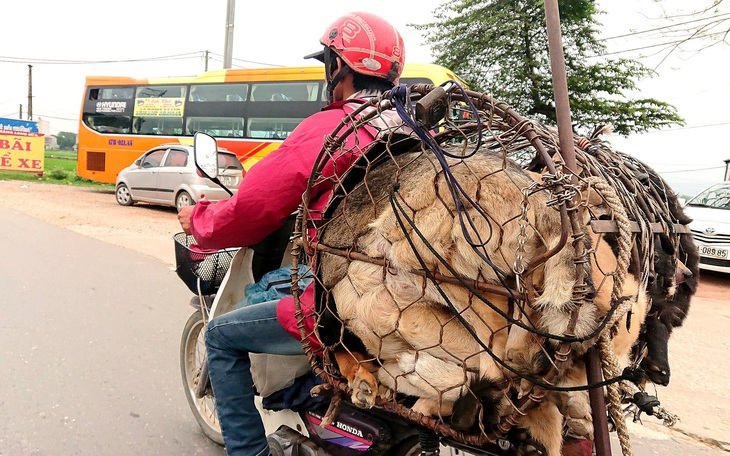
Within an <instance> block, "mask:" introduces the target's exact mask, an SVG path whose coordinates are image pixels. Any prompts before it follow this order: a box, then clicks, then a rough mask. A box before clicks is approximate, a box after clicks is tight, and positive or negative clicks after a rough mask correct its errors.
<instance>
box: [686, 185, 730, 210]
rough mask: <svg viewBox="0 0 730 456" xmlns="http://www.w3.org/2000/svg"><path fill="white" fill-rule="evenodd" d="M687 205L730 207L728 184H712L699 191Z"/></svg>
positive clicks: (729, 187)
mask: <svg viewBox="0 0 730 456" xmlns="http://www.w3.org/2000/svg"><path fill="white" fill-rule="evenodd" d="M687 205H689V206H704V207H713V208H717V209H730V186H728V185H726V184H718V185H714V186H712V187H710V188H708V189H707V190H704V191H702V192H700V193H699V194H698V195H697V196H695V197H694V198H692V199H691V200H690V201H689V202H688V203H687Z"/></svg>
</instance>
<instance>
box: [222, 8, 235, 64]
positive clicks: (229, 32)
mask: <svg viewBox="0 0 730 456" xmlns="http://www.w3.org/2000/svg"><path fill="white" fill-rule="evenodd" d="M235 16H236V0H228V8H227V10H226V41H225V46H224V47H225V49H223V68H224V69H228V68H230V67H231V61H232V60H233V22H234V18H235Z"/></svg>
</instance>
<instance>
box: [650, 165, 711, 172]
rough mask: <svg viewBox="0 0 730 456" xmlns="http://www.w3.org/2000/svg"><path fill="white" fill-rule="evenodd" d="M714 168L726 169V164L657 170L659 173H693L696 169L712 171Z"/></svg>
mask: <svg viewBox="0 0 730 456" xmlns="http://www.w3.org/2000/svg"><path fill="white" fill-rule="evenodd" d="M713 169H725V167H724V166H713V167H712V168H697V169H678V170H675V171H657V172H658V173H659V174H672V173H693V172H695V171H710V170H713Z"/></svg>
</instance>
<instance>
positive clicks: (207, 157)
mask: <svg viewBox="0 0 730 456" xmlns="http://www.w3.org/2000/svg"><path fill="white" fill-rule="evenodd" d="M193 153H194V155H195V166H197V167H198V169H199V170H200V172H201V173H203V175H204V176H205V177H207V178H208V179H215V178H216V177H218V143H217V142H216V140H215V138H214V137H212V136H210V135H208V134H205V133H203V132H201V131H198V132H195V136H193Z"/></svg>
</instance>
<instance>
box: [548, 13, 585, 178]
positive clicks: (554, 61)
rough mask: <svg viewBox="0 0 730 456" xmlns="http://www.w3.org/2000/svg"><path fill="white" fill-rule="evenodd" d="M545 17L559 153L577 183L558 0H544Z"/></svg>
mask: <svg viewBox="0 0 730 456" xmlns="http://www.w3.org/2000/svg"><path fill="white" fill-rule="evenodd" d="M545 19H546V21H547V34H548V48H549V51H550V68H551V69H552V73H553V95H554V96H555V114H556V115H557V119H558V136H559V142H560V154H561V155H562V156H563V160H565V166H566V167H567V168H568V169H569V170H570V171H572V173H573V183H577V182H578V178H577V177H576V175H575V173H576V172H577V168H576V165H575V150H573V124H572V122H571V120H570V102H569V100H568V77H567V76H566V75H565V56H564V55H563V37H562V34H561V33H560V11H559V10H558V0H545Z"/></svg>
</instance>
